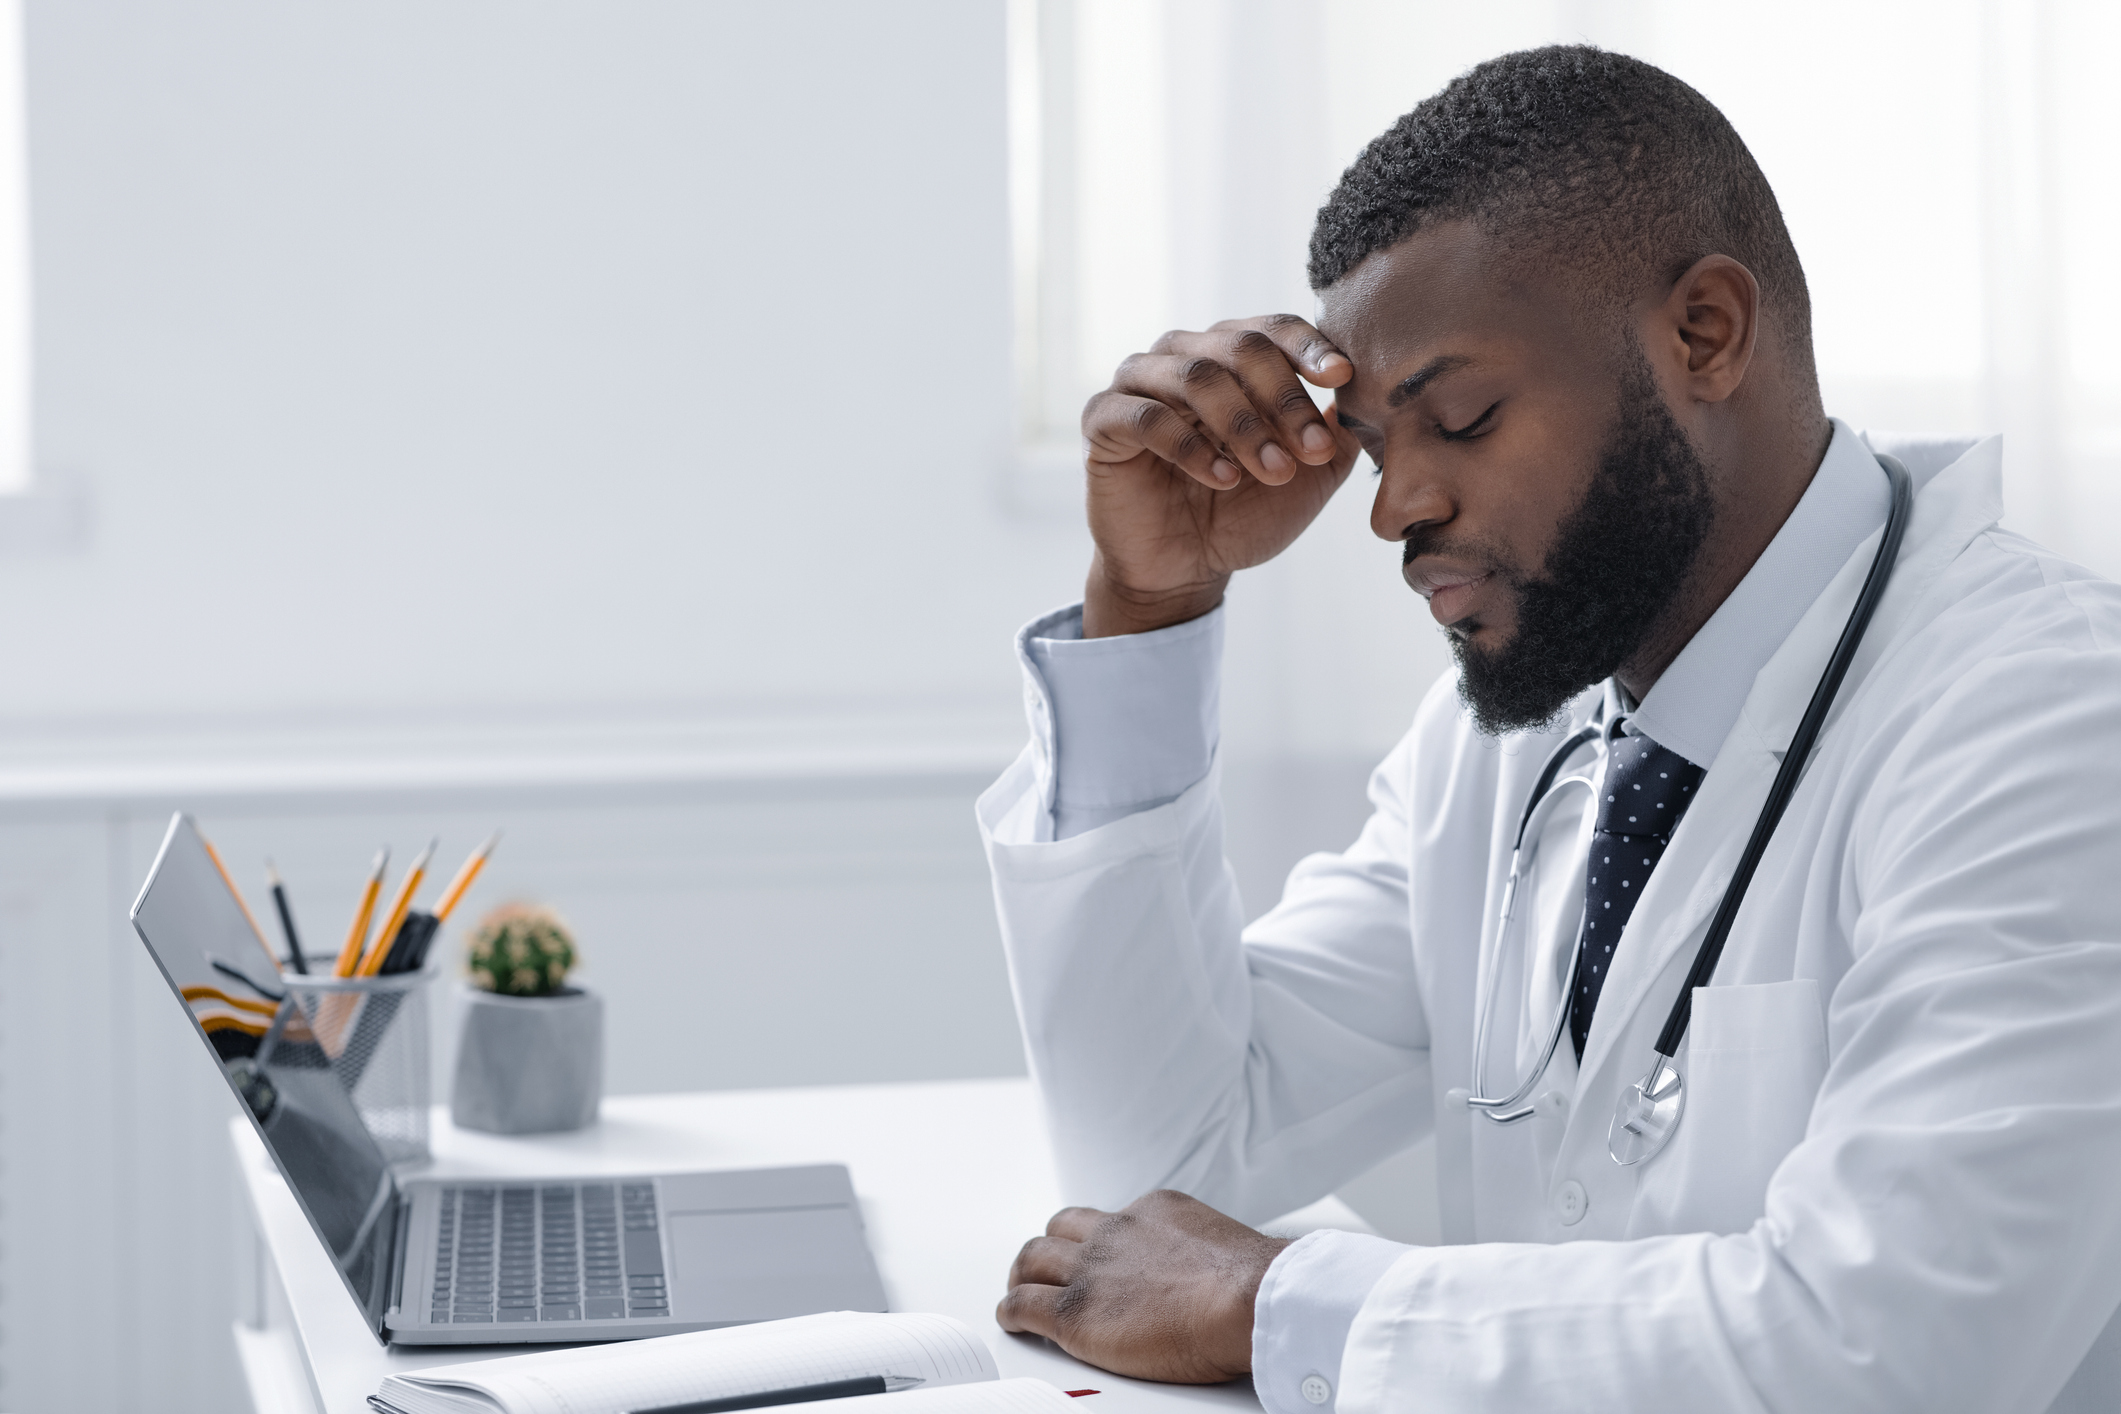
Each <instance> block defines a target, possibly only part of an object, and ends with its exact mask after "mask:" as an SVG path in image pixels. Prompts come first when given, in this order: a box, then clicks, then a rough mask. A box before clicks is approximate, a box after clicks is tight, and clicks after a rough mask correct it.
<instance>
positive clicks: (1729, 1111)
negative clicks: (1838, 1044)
mask: <svg viewBox="0 0 2121 1414" xmlns="http://www.w3.org/2000/svg"><path fill="white" fill-rule="evenodd" d="M1682 1073H1683V1074H1684V1075H1685V1077H1686V1112H1685V1115H1684V1116H1683V1117H1682V1118H1681V1120H1680V1123H1679V1131H1678V1133H1676V1134H1674V1135H1673V1136H1672V1143H1671V1146H1670V1147H1669V1148H1668V1149H1667V1150H1666V1151H1665V1152H1664V1153H1663V1154H1662V1155H1660V1156H1659V1157H1658V1158H1657V1159H1655V1160H1653V1161H1652V1162H1651V1164H1650V1169H1649V1172H1647V1173H1645V1174H1644V1175H1643V1186H1642V1188H1641V1190H1640V1195H1639V1198H1638V1202H1637V1208H1636V1211H1635V1220H1634V1222H1633V1223H1632V1224H1631V1227H1632V1228H1633V1229H1634V1231H1635V1234H1636V1235H1638V1236H1640V1235H1647V1234H1649V1233H1654V1232H1724V1233H1728V1232H1743V1231H1745V1230H1746V1229H1747V1228H1749V1227H1751V1226H1752V1225H1753V1223H1754V1221H1755V1220H1757V1219H1758V1218H1759V1217H1760V1215H1761V1214H1762V1212H1764V1211H1765V1209H1766V1204H1767V1184H1768V1178H1769V1177H1770V1176H1771V1175H1772V1174H1773V1173H1774V1172H1775V1169H1776V1167H1777V1166H1778V1165H1780V1164H1781V1162H1782V1160H1783V1158H1784V1156H1785V1155H1787V1154H1788V1153H1789V1152H1790V1150H1792V1149H1794V1148H1796V1147H1797V1143H1798V1141H1799V1140H1801V1139H1803V1138H1804V1131H1805V1126H1806V1125H1807V1124H1808V1123H1809V1122H1810V1119H1811V1114H1812V1103H1813V1101H1814V1100H1815V1099H1816V1098H1817V1096H1818V1094H1819V1086H1820V1083H1821V1082H1822V1081H1824V1080H1825V1079H1826V1014H1825V1012H1824V1011H1823V1010H1822V1009H1821V1006H1820V1001H1819V983H1818V982H1817V981H1815V980H1814V979H1812V978H1809V977H1800V978H1798V979H1797V980H1796V981H1793V982H1766V983H1756V984H1752V985H1749V986H1740V987H1703V988H1700V989H1698V990H1697V991H1695V993H1694V1015H1693V1021H1692V1023H1691V1025H1690V1026H1689V1027H1688V1037H1687V1049H1686V1061H1685V1069H1684V1071H1683V1072H1682Z"/></svg>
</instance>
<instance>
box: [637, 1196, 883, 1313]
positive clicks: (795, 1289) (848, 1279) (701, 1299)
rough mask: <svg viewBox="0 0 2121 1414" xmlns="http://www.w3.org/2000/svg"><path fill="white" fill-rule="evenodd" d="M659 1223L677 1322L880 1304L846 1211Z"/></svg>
mask: <svg viewBox="0 0 2121 1414" xmlns="http://www.w3.org/2000/svg"><path fill="white" fill-rule="evenodd" d="M663 1226H664V1231H665V1235H666V1237H667V1238H668V1240H669V1243H670V1260H671V1264H672V1265H673V1266H674V1267H675V1268H676V1270H675V1272H674V1273H673V1274H672V1275H673V1277H674V1280H673V1281H672V1283H671V1288H672V1291H673V1292H674V1298H673V1300H672V1302H671V1310H670V1314H671V1315H672V1316H674V1317H676V1318H678V1319H679V1320H685V1321H772V1320H778V1319H780V1318H781V1317H783V1316H807V1315H810V1314H812V1313H813V1312H817V1311H845V1310H850V1309H851V1310H858V1311H859V1310H869V1311H878V1310H882V1309H883V1306H882V1303H881V1301H879V1300H878V1298H879V1297H880V1296H881V1293H880V1292H878V1291H877V1288H876V1277H875V1274H874V1273H875V1268H874V1266H873V1265H872V1264H871V1263H870V1260H869V1251H868V1248H867V1247H866V1246H864V1244H863V1242H862V1230H861V1226H860V1224H859V1223H858V1222H857V1221H856V1219H855V1215H854V1210H853V1209H852V1208H848V1207H842V1206H840V1205H837V1204H835V1205H833V1206H831V1207H819V1208H779V1209H763V1210H762V1209H758V1208H753V1209H751V1210H749V1211H744V1212H733V1213H732V1212H723V1213H665V1214H664V1216H663Z"/></svg>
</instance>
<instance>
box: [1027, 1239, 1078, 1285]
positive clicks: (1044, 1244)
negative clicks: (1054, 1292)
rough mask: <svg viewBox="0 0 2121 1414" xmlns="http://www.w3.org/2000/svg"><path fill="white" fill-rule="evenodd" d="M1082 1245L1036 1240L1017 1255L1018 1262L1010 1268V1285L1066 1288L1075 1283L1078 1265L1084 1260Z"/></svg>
mask: <svg viewBox="0 0 2121 1414" xmlns="http://www.w3.org/2000/svg"><path fill="white" fill-rule="evenodd" d="M1082 1253H1083V1245H1082V1243H1080V1242H1071V1241H1069V1240H1068V1239H1067V1238H1065V1237H1034V1238H1032V1239H1031V1240H1030V1241H1029V1242H1026V1243H1025V1244H1024V1245H1023V1247H1022V1249H1021V1250H1020V1251H1018V1252H1017V1254H1016V1260H1015V1261H1014V1262H1012V1263H1011V1264H1010V1266H1009V1285H1011V1286H1022V1285H1023V1284H1024V1283H1025V1282H1039V1283H1042V1284H1044V1285H1047V1286H1066V1285H1067V1284H1068V1283H1070V1282H1072V1281H1074V1280H1075V1264H1076V1263H1077V1262H1078V1261H1079V1260H1081V1258H1082Z"/></svg>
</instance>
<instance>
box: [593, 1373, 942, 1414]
mask: <svg viewBox="0 0 2121 1414" xmlns="http://www.w3.org/2000/svg"><path fill="white" fill-rule="evenodd" d="M922 1383H925V1381H922V1380H920V1379H917V1378H915V1377H914V1376H912V1375H863V1376H861V1377H860V1378H859V1379H852V1380H832V1381H830V1382H828V1383H826V1384H821V1385H794V1386H792V1387H790V1388H788V1389H768V1390H760V1391H759V1392H758V1393H757V1394H732V1395H730V1396H729V1397H728V1398H726V1399H696V1400H694V1401H692V1403H690V1404H661V1405H657V1406H656V1407H655V1408H653V1409H635V1410H631V1411H629V1414H730V1411H732V1410H737V1409H767V1408H771V1407H772V1406H773V1405H776V1404H809V1403H811V1402H813V1401H815V1400H820V1399H849V1398H852V1397H853V1396H855V1395H857V1394H893V1393H896V1392H897V1391H899V1390H902V1389H911V1388H913V1387H914V1386H915V1385H917V1384H922Z"/></svg>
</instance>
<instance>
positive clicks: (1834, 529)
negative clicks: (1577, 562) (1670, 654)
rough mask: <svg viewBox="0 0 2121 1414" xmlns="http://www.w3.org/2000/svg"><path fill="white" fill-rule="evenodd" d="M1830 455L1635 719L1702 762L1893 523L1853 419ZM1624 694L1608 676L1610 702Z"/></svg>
mask: <svg viewBox="0 0 2121 1414" xmlns="http://www.w3.org/2000/svg"><path fill="white" fill-rule="evenodd" d="M1833 426H1834V435H1833V438H1832V440H1831V441H1829V442H1828V443H1827V448H1826V456H1825V457H1824V458H1823V459H1822V460H1821V461H1820V463H1819V469H1818V470H1817V471H1816V472H1814V473H1813V474H1812V483H1811V485H1810V486H1808V487H1806V488H1805V492H1804V495H1803V497H1801V498H1800V499H1799V500H1798V502H1797V506H1796V509H1795V510H1792V511H1791V512H1790V516H1789V519H1788V520H1786V521H1784V522H1783V523H1782V529H1780V530H1778V531H1776V532H1775V538H1774V539H1773V540H1770V541H1769V542H1768V546H1767V548H1766V549H1765V550H1763V551H1761V552H1760V558H1759V559H1758V560H1755V561H1754V562H1753V567H1752V568H1751V569H1750V570H1748V571H1746V575H1745V578H1744V579H1741V580H1739V581H1738V587H1737V588H1735V589H1733V590H1732V591H1731V593H1730V597H1728V598H1726V599H1725V600H1724V601H1723V603H1722V604H1721V605H1720V606H1718V608H1717V610H1716V612H1715V613H1713V614H1711V615H1710V616H1709V621H1708V622H1707V623H1705V624H1703V625H1702V626H1701V628H1700V629H1699V630H1698V631H1697V632H1696V633H1695V634H1694V636H1693V637H1692V638H1691V639H1689V640H1688V641H1687V645H1686V647H1684V648H1682V649H1680V650H1679V656H1678V657H1676V658H1674V659H1673V660H1672V665H1671V666H1670V667H1668V668H1666V669H1665V670H1664V674H1663V676H1661V677H1659V678H1658V679H1657V682H1656V684H1655V685H1654V686H1653V687H1651V688H1650V691H1649V694H1648V695H1647V696H1646V697H1644V698H1643V699H1642V702H1641V705H1639V706H1638V707H1636V708H1635V710H1634V712H1633V713H1632V714H1631V715H1630V719H1629V726H1630V727H1632V728H1633V729H1634V730H1636V731H1639V732H1641V733H1642V734H1643V735H1644V736H1647V737H1649V738H1650V739H1651V740H1652V741H1655V742H1656V743H1657V744H1658V745H1660V746H1665V747H1669V748H1670V749H1672V750H1673V751H1676V752H1678V753H1679V754H1680V755H1681V756H1684V757H1685V758H1686V759H1687V760H1689V761H1691V762H1693V763H1694V764H1695V765H1697V766H1701V767H1703V768H1706V767H1708V766H1710V765H1711V764H1713V763H1714V761H1715V759H1716V753H1717V752H1719V751H1721V750H1722V749H1723V739H1724V738H1725V737H1727V736H1729V735H1730V731H1731V727H1732V726H1733V725H1734V724H1735V723H1736V722H1737V720H1738V714H1739V712H1740V711H1742V710H1743V709H1744V707H1745V699H1746V695H1747V694H1748V693H1750V692H1751V691H1752V690H1753V679H1754V678H1755V677H1756V676H1757V675H1758V674H1759V672H1760V669H1761V668H1762V666H1764V665H1765V664H1766V663H1767V661H1768V659H1770V658H1772V657H1774V656H1775V650H1776V649H1778V648H1780V647H1781V646H1782V641H1783V640H1784V639H1785V638H1788V637H1789V635H1790V630H1791V629H1793V628H1795V627H1796V626H1797V621H1798V620H1799V619H1801V618H1803V617H1804V611H1805V610H1806V609H1809V608H1810V607H1811V606H1812V601H1813V600H1815V599H1817V598H1818V597H1819V595H1820V592H1821V591H1822V590H1824V589H1825V588H1826V586H1827V584H1828V583H1829V582H1830V581H1831V580H1832V579H1833V578H1834V576H1835V575H1836V574H1837V573H1839V572H1840V569H1841V567H1842V566H1843V565H1844V564H1846V563H1847V562H1848V558H1849V556H1850V555H1852V554H1854V553H1855V552H1856V547H1857V546H1858V545H1861V544H1862V543H1863V540H1864V537H1865V536H1867V535H1869V534H1870V533H1871V532H1872V531H1874V530H1876V529H1877V528H1878V527H1879V526H1881V525H1883V524H1884V523H1885V515H1886V510H1887V508H1888V506H1889V505H1890V503H1891V493H1890V490H1889V483H1888V482H1887V481H1886V479H1885V475H1884V473H1883V472H1881V471H1880V470H1879V469H1878V462H1877V460H1876V458H1874V457H1873V456H1872V455H1871V452H1870V449H1869V448H1868V447H1866V446H1865V445H1864V444H1863V441H1862V439H1861V438H1860V437H1858V436H1857V435H1856V433H1855V432H1854V431H1852V430H1851V429H1850V428H1849V426H1848V424H1847V423H1845V422H1843V421H1841V420H1840V419H1839V418H1835V419H1834V424H1833ZM1624 700H1625V694H1623V693H1621V692H1620V691H1619V690H1618V684H1616V683H1611V682H1609V683H1608V684H1607V704H1608V711H1611V710H1612V708H1613V707H1614V706H1616V705H1618V704H1619V703H1621V702H1623V701H1624Z"/></svg>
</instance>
